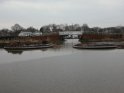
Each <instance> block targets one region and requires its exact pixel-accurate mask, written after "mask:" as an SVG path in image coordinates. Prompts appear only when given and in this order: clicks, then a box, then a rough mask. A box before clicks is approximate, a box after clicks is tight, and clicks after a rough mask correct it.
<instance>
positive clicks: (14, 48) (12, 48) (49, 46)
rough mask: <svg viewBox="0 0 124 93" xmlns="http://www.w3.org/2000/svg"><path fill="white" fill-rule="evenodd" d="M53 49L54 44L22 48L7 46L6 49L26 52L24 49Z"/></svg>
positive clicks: (22, 46)
mask: <svg viewBox="0 0 124 93" xmlns="http://www.w3.org/2000/svg"><path fill="white" fill-rule="evenodd" d="M51 47H53V45H52V44H38V45H35V44H33V45H21V46H6V47H4V49H9V50H24V49H26V50H27V49H42V48H51Z"/></svg>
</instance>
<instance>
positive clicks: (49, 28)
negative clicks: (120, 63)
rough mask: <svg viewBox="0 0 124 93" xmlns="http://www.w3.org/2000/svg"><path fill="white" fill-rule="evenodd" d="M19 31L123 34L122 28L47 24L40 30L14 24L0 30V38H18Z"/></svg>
mask: <svg viewBox="0 0 124 93" xmlns="http://www.w3.org/2000/svg"><path fill="white" fill-rule="evenodd" d="M21 31H26V32H42V33H51V32H59V31H84V33H115V34H124V26H117V27H107V28H101V27H92V28H91V27H89V26H88V25H87V24H83V25H79V24H72V25H68V24H60V25H57V24H49V25H45V26H42V27H41V28H40V29H36V28H34V27H32V26H31V27H28V28H24V27H22V26H20V25H19V24H15V25H13V26H12V27H11V30H10V29H7V28H4V29H1V30H0V37H6V36H18V34H19V33H20V32H21Z"/></svg>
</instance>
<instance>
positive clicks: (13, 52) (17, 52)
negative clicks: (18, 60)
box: [5, 48, 47, 55]
mask: <svg viewBox="0 0 124 93" xmlns="http://www.w3.org/2000/svg"><path fill="white" fill-rule="evenodd" d="M5 50H6V51H7V52H8V53H11V54H19V55H21V54H22V53H23V52H25V51H35V50H41V51H47V48H44V49H33V50H8V49H5Z"/></svg>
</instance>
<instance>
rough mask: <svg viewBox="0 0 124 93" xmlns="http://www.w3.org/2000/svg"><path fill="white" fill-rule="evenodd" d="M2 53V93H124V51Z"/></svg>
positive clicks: (64, 49) (67, 45)
mask: <svg viewBox="0 0 124 93" xmlns="http://www.w3.org/2000/svg"><path fill="white" fill-rule="evenodd" d="M75 43H77V40H68V41H66V42H65V43H64V45H62V46H61V47H60V48H55V49H47V50H35V51H23V52H22V53H21V54H20V53H19V54H12V53H8V52H7V51H5V50H1V51H0V93H124V80H123V79H124V74H123V73H124V61H123V60H124V50H121V49H114V50H78V49H73V48H72V45H73V44H75Z"/></svg>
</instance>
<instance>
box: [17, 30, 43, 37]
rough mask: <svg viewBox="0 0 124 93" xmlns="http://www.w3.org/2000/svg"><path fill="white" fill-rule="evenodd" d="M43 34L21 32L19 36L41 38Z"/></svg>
mask: <svg viewBox="0 0 124 93" xmlns="http://www.w3.org/2000/svg"><path fill="white" fill-rule="evenodd" d="M41 35H42V32H24V31H22V32H20V33H19V35H18V36H41Z"/></svg>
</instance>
